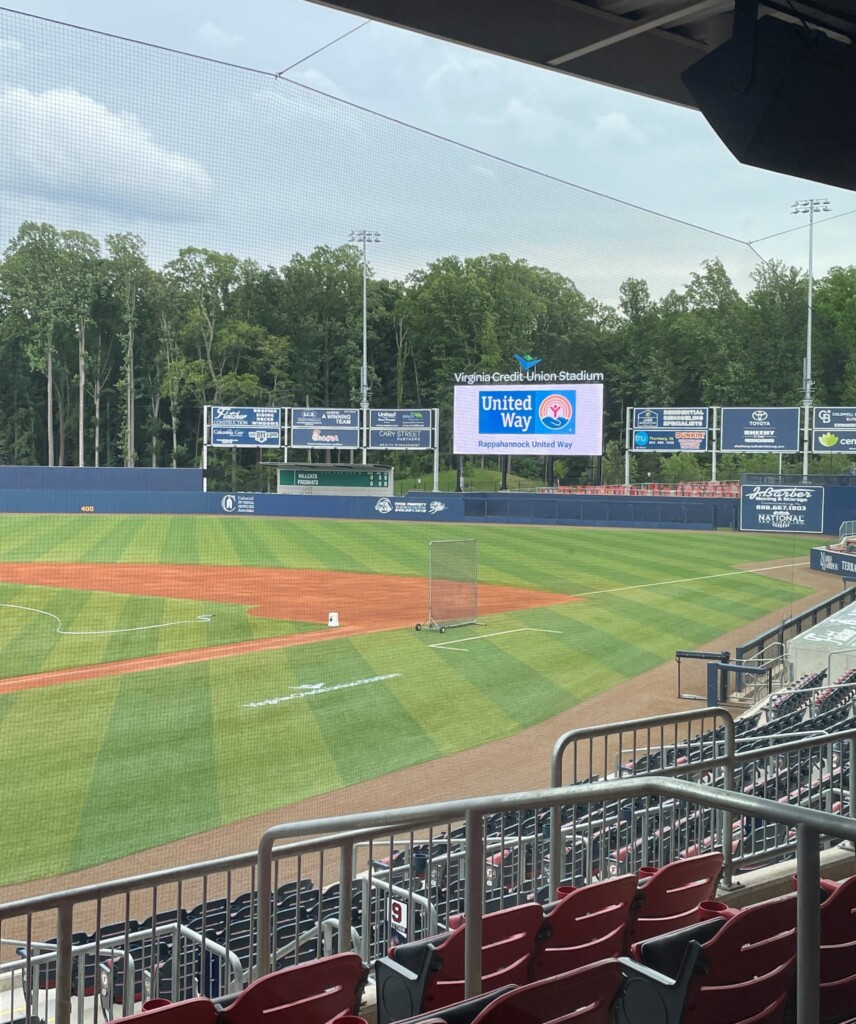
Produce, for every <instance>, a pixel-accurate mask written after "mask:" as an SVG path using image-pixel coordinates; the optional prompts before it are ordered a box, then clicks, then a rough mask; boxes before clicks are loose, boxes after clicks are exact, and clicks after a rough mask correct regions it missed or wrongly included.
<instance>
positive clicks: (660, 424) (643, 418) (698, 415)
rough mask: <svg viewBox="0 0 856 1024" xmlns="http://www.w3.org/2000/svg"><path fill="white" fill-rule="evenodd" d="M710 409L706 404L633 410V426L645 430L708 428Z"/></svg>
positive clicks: (647, 407)
mask: <svg viewBox="0 0 856 1024" xmlns="http://www.w3.org/2000/svg"><path fill="white" fill-rule="evenodd" d="M709 420H710V410H709V409H708V408H707V406H706V405H694V406H684V407H678V406H675V407H674V408H663V407H658V408H651V406H646V407H645V408H638V409H634V410H633V426H634V427H641V428H642V429H643V430H652V429H653V430H707V428H708V425H709Z"/></svg>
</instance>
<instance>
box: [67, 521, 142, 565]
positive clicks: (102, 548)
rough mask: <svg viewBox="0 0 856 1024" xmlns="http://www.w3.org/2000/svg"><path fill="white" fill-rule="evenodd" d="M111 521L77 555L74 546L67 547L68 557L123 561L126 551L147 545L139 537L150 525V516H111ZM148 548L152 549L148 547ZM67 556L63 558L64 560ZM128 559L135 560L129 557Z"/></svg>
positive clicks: (82, 559) (94, 560)
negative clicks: (74, 552)
mask: <svg viewBox="0 0 856 1024" xmlns="http://www.w3.org/2000/svg"><path fill="white" fill-rule="evenodd" d="M110 520H111V521H110V522H109V523H105V527H106V528H105V529H104V530H103V531H101V533H100V536H99V537H98V538H97V539H96V540H94V541H93V542H91V543H90V544H89V546H88V547H86V548H84V549H83V550H81V551H79V554H78V555H77V556H76V557H75V556H74V555H73V554H72V552H73V550H74V549H73V546H71V545H68V546H67V547H66V549H65V550H66V552H67V558H68V560H69V561H74V562H121V561H123V560H124V559H123V556H124V554H125V551H127V550H130V551H134V550H139V549H140V548H141V547H144V546H145V545H143V544H141V543H140V541H139V540H138V538H139V537H140V535H141V534H144V533H145V531H146V529H147V528H148V527H149V526H150V520H149V517H148V516H115V517H113V516H111V517H110ZM147 550H152V549H151V548H147ZM64 560H65V558H63V561H64ZM127 561H129V562H132V561H134V559H133V557H129V558H128V559H127Z"/></svg>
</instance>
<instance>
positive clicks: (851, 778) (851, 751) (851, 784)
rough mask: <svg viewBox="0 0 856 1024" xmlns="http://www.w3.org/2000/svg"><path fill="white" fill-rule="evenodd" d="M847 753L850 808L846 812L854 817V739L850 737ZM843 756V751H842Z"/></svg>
mask: <svg viewBox="0 0 856 1024" xmlns="http://www.w3.org/2000/svg"><path fill="white" fill-rule="evenodd" d="M847 752H848V754H849V755H850V771H849V780H848V781H849V786H848V789H849V800H850V807H849V808H848V811H849V813H850V817H851V818H853V817H856V738H854V737H852V736H851V738H850V739H849V740H848V741H847ZM842 754H843V751H842Z"/></svg>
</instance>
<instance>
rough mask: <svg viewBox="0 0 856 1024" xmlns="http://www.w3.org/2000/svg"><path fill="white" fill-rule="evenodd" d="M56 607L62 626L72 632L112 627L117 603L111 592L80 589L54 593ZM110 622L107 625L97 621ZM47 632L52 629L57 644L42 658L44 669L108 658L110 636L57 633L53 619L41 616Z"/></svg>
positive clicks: (90, 662) (92, 662)
mask: <svg viewBox="0 0 856 1024" xmlns="http://www.w3.org/2000/svg"><path fill="white" fill-rule="evenodd" d="M53 596H54V601H53V602H52V604H53V609H52V610H55V611H56V614H57V615H58V616H59V618H60V620H61V622H62V628H63V629H64V630H69V631H73V632H77V631H83V630H86V631H90V630H93V629H100V628H108V629H109V628H110V627H109V623H110V622H111V621H112V611H113V605H114V602H113V601H112V600H111V598H112V595H110V594H96V593H90V592H86V591H80V590H66V591H55V592H54V595H53ZM104 622H107V623H108V625H107V626H106V627H103V626H99V625H94V623H104ZM42 623H43V627H44V629H45V631H46V632H53V638H54V646H53V648H52V650H51V651H50V654H49V655H48V656H47V657H45V658H44V659H43V660H42V666H41V670H42V671H45V672H48V671H51V670H52V669H57V668H65V667H67V666H68V665H69V664H70V663H71V664H78V665H96V664H98V663H99V662H101V661H104V660H106V658H105V656H104V655H105V651H106V648H107V642H108V639H109V636H108V635H105V636H64V635H63V634H61V633H57V632H56V626H57V624H56V623H55V622H54V621H53V619H48V618H45V617H42Z"/></svg>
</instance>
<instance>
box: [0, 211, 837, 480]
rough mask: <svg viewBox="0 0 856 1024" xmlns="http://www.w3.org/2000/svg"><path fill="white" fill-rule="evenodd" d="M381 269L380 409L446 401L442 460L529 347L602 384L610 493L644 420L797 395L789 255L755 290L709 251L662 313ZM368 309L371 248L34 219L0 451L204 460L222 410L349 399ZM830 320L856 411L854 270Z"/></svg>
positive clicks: (825, 283) (490, 262)
mask: <svg viewBox="0 0 856 1024" xmlns="http://www.w3.org/2000/svg"><path fill="white" fill-rule="evenodd" d="M369 255H370V254H369ZM366 271H367V282H366V284H367V289H366V299H367V303H366V312H367V316H366V343H367V344H366V347H367V356H368V385H369V388H370V393H371V400H372V403H373V404H374V405H375V406H376V407H381V408H384V407H385V408H406V407H419V408H424V407H436V408H438V409H439V410H440V435H441V444H442V448H443V451H444V452H448V451H449V449H450V448H451V444H450V438H451V436H452V422H451V409H452V385H453V375H454V374H455V373H456V372H463V371H469V372H490V371H494V370H511V369H514V368H515V366H516V364H515V363H514V354H515V353H521V354H526V353H532V354H533V355H535V356H537V357H538V358H540V359H542V360H543V361H544V365H545V366H550V367H557V368H562V367H567V368H572V369H588V370H591V371H600V372H602V373H603V374H604V376H605V380H606V385H607V387H606V401H607V407H606V410H605V438H604V439H605V456H604V464H603V479H604V480H605V481H608V482H620V481H621V480H623V476H624V470H623V443H624V442H623V438H624V427H625V412H626V409H627V407H628V406H633V405H698V404H713V405H742V404H759V405H760V404H766V405H790V404H795V403H796V402H798V401H800V399H801V396H802V386H803V384H802V359H803V354H804V349H805V325H806V299H807V294H806V280H805V275H804V274H802V273H801V272H800V271H798V270H797V269H795V268H793V267H787V266H784V265H783V264H780V263H776V262H775V261H774V262H771V263H766V264H761V265H759V266H758V268H757V269H756V271H755V274H754V280H753V287H752V290H751V291H750V292H749V293H748V294H747V295H745V296H743V295H740V294H739V293H738V292H737V291H736V289H735V288H734V285H733V284H732V282H731V281H730V279H729V277H728V274H727V272H726V269H725V267H724V266H723V264H722V263H721V262H720V261H719V260H716V259H714V260H710V261H707V262H705V263H704V264H703V265H702V266H701V267H697V268H694V267H688V268H687V274H686V285H685V286H684V287H683V288H682V289H676V290H674V291H672V292H670V293H669V294H668V295H665V296H663V297H662V298H659V299H655V298H654V297H653V296H652V295H651V291H650V288H649V286H648V284H647V282H646V281H644V280H641V279H628V280H627V281H625V282H624V283H623V284H622V286H621V289H620V296H619V302H618V304H617V307H616V308H614V309H613V308H610V307H608V306H604V305H602V304H599V303H597V302H594V301H592V300H591V299H589V298H587V297H586V296H584V295H583V294H582V293H581V292H580V291H579V289H578V288H577V287H576V285H575V284H574V283H573V282H572V281H570V280H568V279H567V278H565V277H563V276H562V275H560V274H557V273H555V272H554V271H552V270H550V269H548V268H545V267H536V266H532V265H530V264H529V263H527V261H526V260H522V259H512V258H511V257H510V256H508V255H506V254H504V253H489V254H485V255H480V256H471V257H466V258H461V257H458V256H455V255H447V256H442V257H440V258H438V259H436V260H434V261H433V262H431V263H429V264H428V265H427V266H426V267H424V268H420V269H418V270H415V271H413V272H412V273H411V274H410V275H409V276H408V277H407V279H406V280H405V281H389V280H385V279H382V278H377V277H376V276H375V274H374V272H373V270H372V268H371V266H370V265H367V267H366ZM362 295H363V254H362V250H361V248H360V247H358V246H355V245H342V246H339V247H337V248H333V247H330V246H318V247H316V248H315V249H313V250H312V251H311V252H309V253H306V254H304V253H297V254H295V255H294V256H293V257H292V258H291V259H290V260H289V262H288V263H287V264H286V265H285V266H282V267H279V268H275V267H270V266H267V267H264V266H261V265H260V264H258V263H257V262H255V261H254V260H252V259H239V258H238V257H237V256H234V255H232V254H230V253H220V252H215V251H213V250H209V249H202V248H197V247H192V246H189V247H186V248H183V249H181V250H180V251H179V253H178V255H177V256H176V257H175V259H173V260H171V261H169V262H167V263H166V265H165V266H164V267H163V269H162V270H155V269H153V268H152V267H151V266H150V265H149V263H148V261H147V258H146V254H145V244H144V242H143V239H141V238H140V237H139V236H137V235H134V234H131V233H129V232H123V233H117V234H113V235H110V236H109V237H108V238H107V239H106V241H105V245H104V252H103V253H102V251H101V247H100V245H99V243H98V241H97V240H96V239H94V238H92V237H91V236H89V235H86V234H84V233H83V232H78V231H73V230H66V231H58V230H57V229H56V228H55V227H53V226H52V225H50V224H36V223H33V222H29V221H28V222H25V223H23V224H22V225H21V227H20V228H19V230H18V233H17V234H16V236H15V237H14V238H13V239H12V241H11V242H10V243H9V246H8V248H7V249H6V252H5V254H4V256H3V259H2V260H0V365H2V366H3V368H4V373H3V374H2V375H0V458H3V459H4V460H8V461H12V462H29V463H37V462H46V461H52V462H65V463H72V462H80V463H81V464H83V463H85V464H92V463H94V462H97V463H98V464H101V465H104V464H115V463H117V462H124V463H126V464H132V463H134V462H135V461H138V460H143V459H144V460H145V461H146V462H152V463H153V464H172V465H189V464H193V463H198V459H199V455H200V450H201V443H202V436H201V426H202V413H201V410H202V407H203V406H204V405H206V404H220V403H223V404H247V405H250V404H252V405H256V404H258V405H284V406H287V405H292V404H294V405H304V404H307V403H308V404H310V405H331V406H352V405H354V404H356V403H358V402H359V399H360V372H361V365H362ZM814 310H815V315H814V360H813V377H814V379H815V389H816V395H817V399H818V401H820V402H824V403H828V404H836V405H846V404H854V405H856V268H854V267H848V268H842V267H835V268H833V269H832V270H831V271H830V272H829V274H828V275H827V276H826V277H824V278H821V279H819V280H817V281H816V282H815V293H814ZM616 446H617V447H616ZM391 457H394V458H398V457H399V456H391ZM727 459H728V457H724V458H723V462H722V468H721V471H720V476H721V477H732V476H736V475H737V474H738V472H739V471H740V468H743V469H748V468H749V463H748V461H747V460H743V461H742V462H734V470H733V472H732V470H731V469H728V470H726V468H725V467H726V465H729V463H728V462H727ZM821 463H822V465H825V466H826V467H828V469H831V466H832V463H831V462H829V461H828V458H827V457H824V459H821ZM241 465H242V464H239V467H238V475H239V476H240V475H241V472H242V468H241ZM402 465H403V464H402ZM699 465H701V466H703V470H702V472H703V475H704V473H705V472H706V470H707V463H706V462H700V463H699ZM555 466H556V472H557V473H558V474H561V475H563V476H564V479H566V480H567V481H576V480H583V479H586V478H587V475H588V471H589V467H588V465H587V463H586V462H584V461H583V460H581V459H570V460H569V461H566V460H561V459H560V460H556V464H555ZM681 466H684V468H685V470H686V473H688V474H689V477H687V476H684V479H687V478H691V477H692V474H694V473H695V472H696V468H695V467H694V466H693V465H692V463H691V462H686V463H673V462H670V463H669V465H668V466H666V465H665V464H662V465H661V460H659V459H657V458H652V459H650V460H648V461H645V460H644V459H643V460H641V461H640V460H639V459H637V458H636V457H634V459H633V461H632V464H631V479H634V480H636V479H643V478H647V477H648V474H650V476H651V479H658V478H662V479H672V478H675V477H676V476H677V474H678V472H679V470H680V467H681ZM776 466H777V464H776ZM773 468H776V467H773ZM828 469H827V470H823V469H821V471H828ZM515 471H516V472H517V473H519V475H521V476H524V477H526V478H527V479H531V480H532V481H533V482H534V481H536V480H540V479H543V478H544V463H543V461H542V460H533V461H532V462H531V463H528V462H526V461H524V460H520V461H519V464H518V460H515ZM681 472H683V470H681ZM416 475H418V472H417V474H416ZM248 479H249V478H248Z"/></svg>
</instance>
